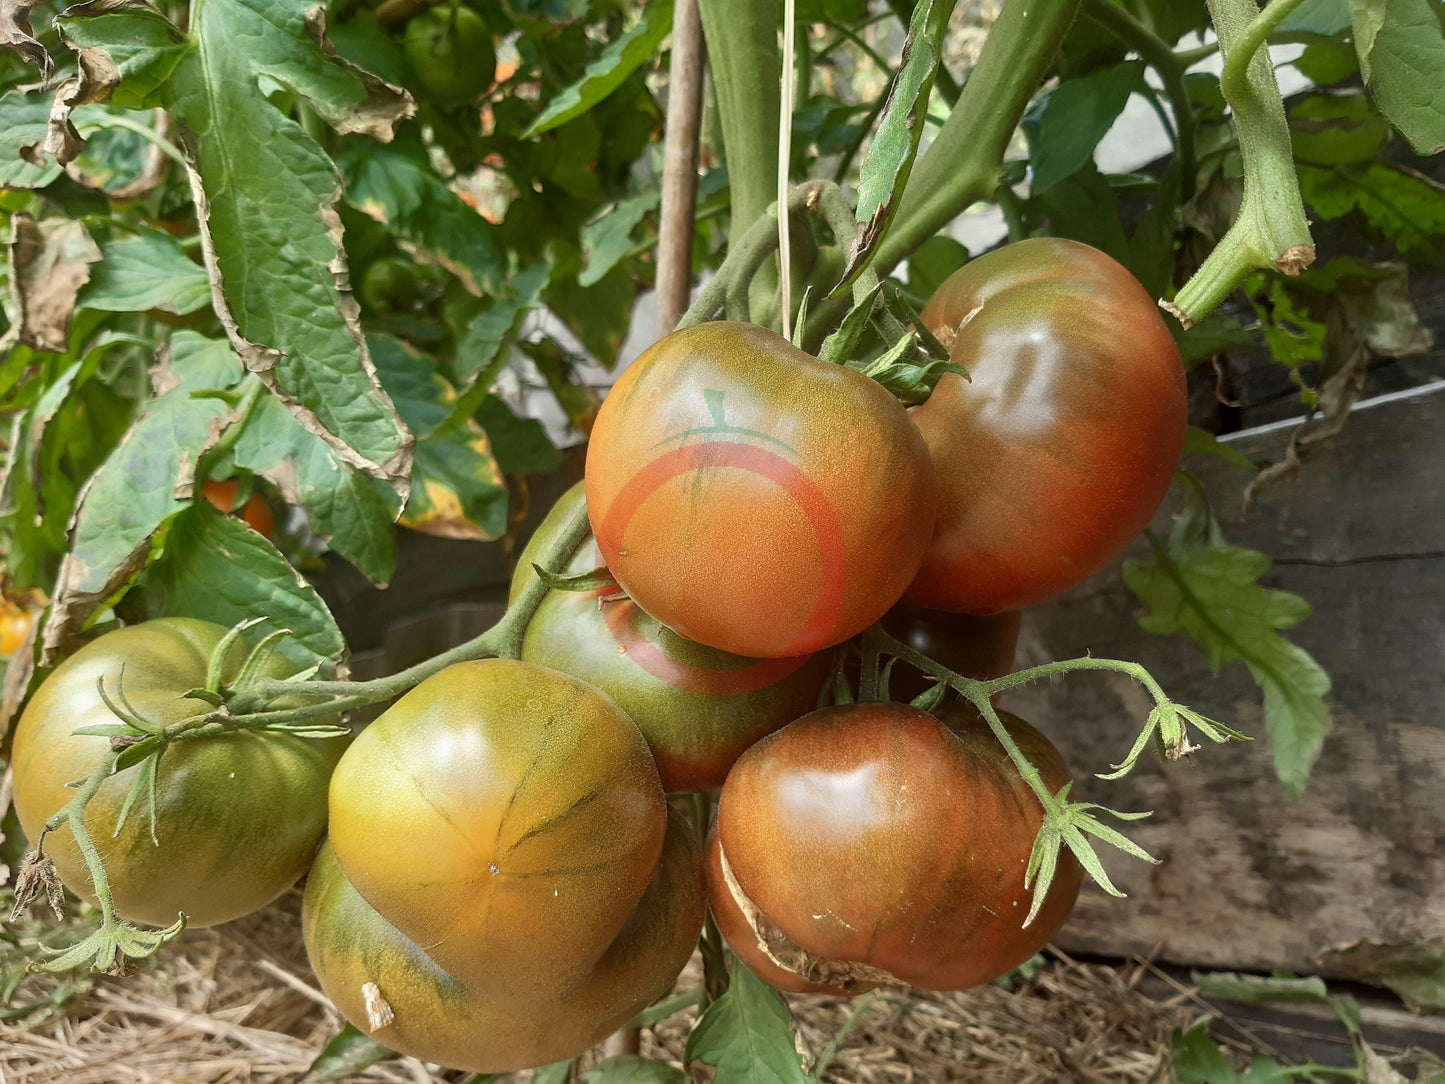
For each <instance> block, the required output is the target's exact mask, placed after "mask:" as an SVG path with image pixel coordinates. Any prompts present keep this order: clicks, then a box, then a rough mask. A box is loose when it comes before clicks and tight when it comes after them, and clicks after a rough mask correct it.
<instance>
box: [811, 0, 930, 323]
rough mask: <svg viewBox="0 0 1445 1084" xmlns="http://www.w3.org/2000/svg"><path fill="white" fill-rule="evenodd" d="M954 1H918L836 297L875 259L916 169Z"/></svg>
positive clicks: (861, 176)
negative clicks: (914, 168)
mask: <svg viewBox="0 0 1445 1084" xmlns="http://www.w3.org/2000/svg"><path fill="white" fill-rule="evenodd" d="M954 2H955V0H918V3H917V4H916V5H915V6H914V8H913V16H912V18H911V20H910V21H909V24H908V36H907V37H906V38H905V39H904V41H903V55H902V57H901V59H900V62H899V65H898V69H897V70H896V71H895V72H894V73H893V82H892V84H891V85H890V86H889V88H888V99H887V101H886V102H885V103H884V106H883V113H882V115H881V116H880V117H879V119H878V127H877V129H876V131H875V132H874V135H873V142H872V143H871V144H870V145H869V148H868V154H867V155H866V156H865V157H864V159H863V164H862V166H860V167H859V170H858V206H857V211H856V215H857V221H858V233H857V236H855V237H854V238H853V240H852V243H851V244H850V245H849V248H848V265H847V268H846V269H845V270H844V272H843V280H842V282H840V283H839V284H838V286H837V287H835V288H834V291H833V293H834V295H835V296H836V295H837V294H838V293H839V291H841V290H842V289H844V287H846V286H849V285H851V284H852V282H853V280H854V279H855V278H857V277H858V275H859V274H860V273H861V272H862V270H863V268H864V267H866V266H867V265H868V261H869V260H871V259H872V257H873V251H874V249H875V248H876V247H877V245H878V242H879V240H880V239H881V238H882V236H883V234H884V233H885V232H886V231H887V229H888V224H889V222H891V221H892V220H893V215H894V212H895V211H896V210H897V209H898V201H899V198H900V197H901V196H902V194H903V188H904V186H905V185H906V184H907V183H908V177H909V175H910V174H911V173H912V172H913V162H914V159H915V158H917V156H918V144H919V141H920V140H921V139H922V138H923V118H924V117H925V116H926V115H927V111H928V97H929V95H930V94H931V93H932V92H933V83H934V79H935V78H936V76H937V75H938V63H939V57H940V56H941V55H942V51H943V37H944V34H945V33H946V32H947V30H948V19H949V16H950V15H951V14H952V13H953V7H954ZM838 240H839V241H842V240H843V238H841V237H840V238H839V239H838Z"/></svg>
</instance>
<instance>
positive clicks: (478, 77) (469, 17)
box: [402, 4, 497, 105]
mask: <svg viewBox="0 0 1445 1084" xmlns="http://www.w3.org/2000/svg"><path fill="white" fill-rule="evenodd" d="M402 50H403V51H404V52H405V53H406V59H407V62H408V63H409V64H410V65H411V70H412V72H413V74H414V76H415V79H414V80H413V83H412V86H413V88H414V89H415V90H416V91H417V92H418V94H419V96H421V97H423V98H427V99H429V100H431V101H434V102H437V103H439V104H441V105H461V104H463V103H465V102H470V101H472V100H474V99H475V98H476V97H477V95H479V94H481V93H482V91H484V90H486V89H487V88H488V87H490V86H491V85H492V79H493V77H494V76H495V75H496V71H497V54H496V50H495V48H494V47H493V45H492V35H491V32H490V31H489V30H488V29H487V24H486V23H485V22H483V21H482V17H481V16H480V15H478V14H477V13H476V12H475V11H473V10H472V9H471V8H468V7H464V6H462V5H461V4H442V5H438V6H437V7H434V8H430V9H428V10H426V11H423V12H421V13H420V14H418V15H415V16H413V17H412V18H411V19H410V20H409V21H408V22H407V24H406V35H405V37H404V38H403V39H402Z"/></svg>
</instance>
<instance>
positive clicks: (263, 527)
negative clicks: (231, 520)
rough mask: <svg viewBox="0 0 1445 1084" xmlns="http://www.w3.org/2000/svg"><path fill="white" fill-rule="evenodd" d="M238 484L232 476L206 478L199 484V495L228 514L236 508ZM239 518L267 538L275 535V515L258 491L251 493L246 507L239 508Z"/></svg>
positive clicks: (272, 537)
mask: <svg viewBox="0 0 1445 1084" xmlns="http://www.w3.org/2000/svg"><path fill="white" fill-rule="evenodd" d="M237 488H238V486H237V483H236V479H234V478H221V479H208V480H207V481H206V483H205V485H203V486H201V496H203V497H205V498H206V500H208V501H210V502H211V503H212V504H214V505H215V506H216V507H217V508H219V509H220V510H221V511H222V512H225V513H226V514H227V515H230V514H231V513H233V512H234V511H235V510H236V490H237ZM241 518H242V519H243V520H245V521H246V525H247V526H248V527H250V528H251V529H252V530H253V531H257V532H259V533H260V534H263V535H265V536H266V537H267V538H270V539H274V538H275V537H276V517H275V515H274V514H273V513H272V512H271V506H270V505H269V504H267V503H266V501H265V499H264V498H263V497H262V496H261V494H259V493H254V492H253V493H252V494H251V498H250V500H248V501H247V502H246V507H245V508H244V509H242V510H241Z"/></svg>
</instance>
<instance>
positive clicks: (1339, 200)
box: [1298, 162, 1445, 259]
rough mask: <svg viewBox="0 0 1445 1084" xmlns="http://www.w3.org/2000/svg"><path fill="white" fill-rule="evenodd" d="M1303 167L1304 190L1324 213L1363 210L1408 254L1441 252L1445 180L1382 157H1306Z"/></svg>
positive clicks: (1329, 216)
mask: <svg viewBox="0 0 1445 1084" xmlns="http://www.w3.org/2000/svg"><path fill="white" fill-rule="evenodd" d="M1298 171H1299V180H1300V193H1301V195H1303V196H1304V199H1305V202H1306V203H1308V204H1309V205H1310V206H1311V207H1312V208H1313V209H1314V210H1315V212H1316V213H1317V214H1318V215H1319V216H1320V217H1321V218H1324V219H1333V218H1339V217H1340V216H1342V215H1346V214H1349V213H1350V212H1351V211H1355V210H1358V211H1360V212H1361V213H1362V214H1364V216H1365V217H1366V218H1367V219H1368V220H1369V222H1370V225H1372V226H1373V227H1375V229H1377V230H1379V231H1380V232H1381V233H1382V234H1384V235H1385V237H1387V238H1388V239H1389V240H1391V241H1392V242H1394V244H1395V246H1396V247H1397V248H1399V250H1400V251H1401V252H1402V253H1404V254H1405V255H1406V256H1418V257H1422V258H1426V259H1428V258H1430V257H1431V256H1433V255H1436V254H1437V252H1438V247H1439V244H1440V238H1441V237H1442V236H1445V186H1442V185H1440V184H1439V183H1437V182H1435V181H1433V180H1431V179H1429V178H1428V177H1425V176H1423V175H1422V174H1419V173H1414V172H1411V171H1409V170H1405V169H1402V168H1400V167H1396V166H1388V165H1385V164H1384V163H1382V162H1370V163H1368V164H1366V165H1359V166H1340V167H1336V168H1334V169H1321V168H1319V167H1318V166H1311V165H1307V164H1305V163H1300V164H1299V167H1298Z"/></svg>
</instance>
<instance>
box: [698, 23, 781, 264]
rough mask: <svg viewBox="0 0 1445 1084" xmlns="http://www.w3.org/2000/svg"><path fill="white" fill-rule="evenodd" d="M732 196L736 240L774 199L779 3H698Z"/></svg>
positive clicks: (779, 70)
mask: <svg viewBox="0 0 1445 1084" xmlns="http://www.w3.org/2000/svg"><path fill="white" fill-rule="evenodd" d="M698 10H699V11H700V13H701V14H702V29H703V36H704V38H705V39H706V40H707V59H708V68H709V70H710V71H711V72H712V79H713V85H714V87H716V89H717V105H718V115H719V118H720V119H721V121H722V130H723V151H724V154H725V155H726V158H727V165H728V186H729V188H730V190H731V194H732V235H733V236H734V237H738V236H741V235H742V234H743V232H744V231H746V230H747V228H748V227H749V226H751V225H752V224H753V223H754V222H756V221H757V220H758V219H759V218H760V217H761V216H762V215H763V213H764V212H765V211H766V210H767V208H768V205H769V204H771V203H772V202H773V201H774V199H775V193H774V186H775V185H776V183H777V175H778V129H777V117H778V110H779V108H780V104H779V103H780V102H781V101H782V89H781V71H782V67H781V61H780V59H779V55H778V19H779V15H778V10H779V9H778V0H752V2H749V3H746V4H739V3H736V2H735V0H699V3H698Z"/></svg>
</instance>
